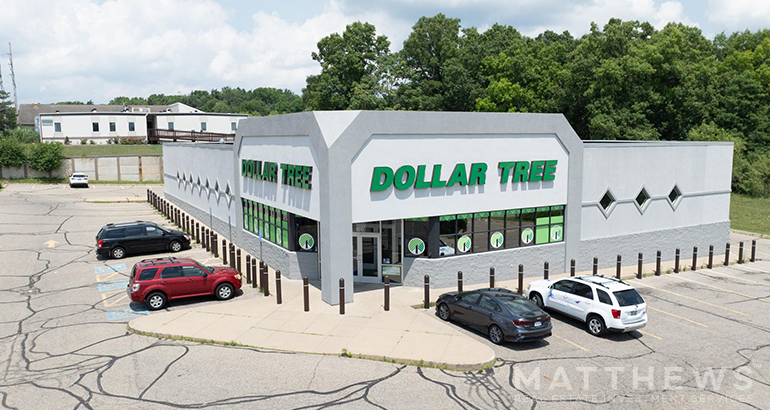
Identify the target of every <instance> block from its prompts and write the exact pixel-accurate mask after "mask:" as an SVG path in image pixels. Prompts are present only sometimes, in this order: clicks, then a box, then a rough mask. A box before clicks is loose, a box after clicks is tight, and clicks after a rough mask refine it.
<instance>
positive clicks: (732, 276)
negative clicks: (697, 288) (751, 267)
mask: <svg viewBox="0 0 770 410" xmlns="http://www.w3.org/2000/svg"><path fill="white" fill-rule="evenodd" d="M697 272H698V273H700V274H701V275H703V276H705V277H707V278H708V277H709V276H708V275H706V274H705V272H708V273H715V274H717V275H720V276H727V277H729V278H733V279H738V280H742V281H744V282H748V283H752V284H754V285H759V286H766V287H768V288H770V285H768V284H767V283H761V282H757V281H754V280H751V279H744V278H741V277H739V276H735V275H728V274H726V273H724V272H717V271H715V270H713V269H712V270H709V271H697Z"/></svg>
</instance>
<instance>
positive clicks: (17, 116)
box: [8, 41, 19, 128]
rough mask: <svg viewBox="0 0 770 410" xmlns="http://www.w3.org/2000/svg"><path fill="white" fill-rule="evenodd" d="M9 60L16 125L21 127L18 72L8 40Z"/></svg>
mask: <svg viewBox="0 0 770 410" xmlns="http://www.w3.org/2000/svg"><path fill="white" fill-rule="evenodd" d="M8 60H9V61H10V64H9V65H10V66H11V84H13V105H14V107H15V108H16V127H17V128H18V127H19V99H18V98H17V97H16V74H14V72H13V50H11V42H10V41H9V42H8Z"/></svg>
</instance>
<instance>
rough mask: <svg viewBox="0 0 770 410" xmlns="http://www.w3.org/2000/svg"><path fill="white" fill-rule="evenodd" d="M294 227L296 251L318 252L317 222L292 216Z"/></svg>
mask: <svg viewBox="0 0 770 410" xmlns="http://www.w3.org/2000/svg"><path fill="white" fill-rule="evenodd" d="M294 225H295V226H296V231H295V232H296V235H295V236H296V241H297V242H296V243H297V250H298V251H302V252H317V251H318V222H316V221H314V220H312V219H308V218H303V217H301V216H296V215H295V216H294Z"/></svg>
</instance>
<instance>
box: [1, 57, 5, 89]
mask: <svg viewBox="0 0 770 410" xmlns="http://www.w3.org/2000/svg"><path fill="white" fill-rule="evenodd" d="M0 91H5V87H3V64H2V63H0Z"/></svg>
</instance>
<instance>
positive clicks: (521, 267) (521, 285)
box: [518, 265, 524, 295]
mask: <svg viewBox="0 0 770 410" xmlns="http://www.w3.org/2000/svg"><path fill="white" fill-rule="evenodd" d="M518 293H519V295H523V294H524V265H519V289H518Z"/></svg>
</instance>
